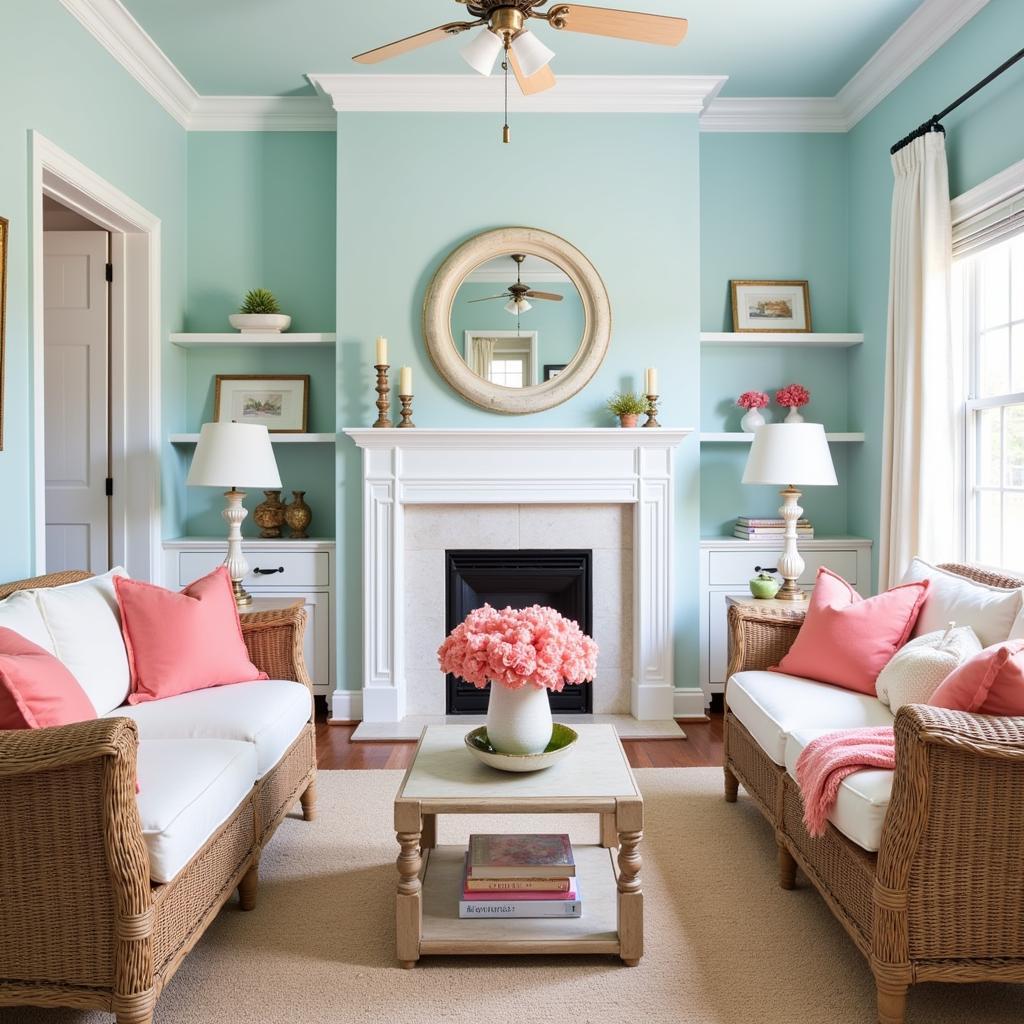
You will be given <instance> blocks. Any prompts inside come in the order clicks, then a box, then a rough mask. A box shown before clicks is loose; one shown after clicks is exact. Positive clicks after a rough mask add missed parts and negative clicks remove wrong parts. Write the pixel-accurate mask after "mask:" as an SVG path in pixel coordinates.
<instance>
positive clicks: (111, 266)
mask: <svg viewBox="0 0 1024 1024" xmlns="http://www.w3.org/2000/svg"><path fill="white" fill-rule="evenodd" d="M107 280H108V281H113V280H114V264H113V263H108V264H107Z"/></svg>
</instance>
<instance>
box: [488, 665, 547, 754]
mask: <svg viewBox="0 0 1024 1024" xmlns="http://www.w3.org/2000/svg"><path fill="white" fill-rule="evenodd" d="M487 739H488V740H489V741H490V744H491V746H492V747H494V749H495V750H498V751H500V752H501V753H503V754H539V753H541V751H543V750H544V748H545V747H546V746H547V745H548V744H549V743H550V742H551V705H550V704H549V703H548V691H547V690H540V689H538V688H537V687H536V686H532V685H530V684H529V683H528V684H527V685H526V686H523V687H520V689H518V690H510V689H509V688H508V687H506V686H502V685H500V684H499V683H491V696H490V699H489V700H488V702H487Z"/></svg>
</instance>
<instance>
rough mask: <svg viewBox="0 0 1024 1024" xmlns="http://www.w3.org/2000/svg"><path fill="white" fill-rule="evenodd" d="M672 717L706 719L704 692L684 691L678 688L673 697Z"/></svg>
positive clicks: (698, 690)
mask: <svg viewBox="0 0 1024 1024" xmlns="http://www.w3.org/2000/svg"><path fill="white" fill-rule="evenodd" d="M672 715H673V717H674V718H694V719H700V718H706V717H707V709H706V708H705V706H704V691H703V690H700V689H696V690H691V689H682V688H681V687H678V686H677V687H676V690H675V693H674V694H673V697H672Z"/></svg>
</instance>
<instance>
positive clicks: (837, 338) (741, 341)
mask: <svg viewBox="0 0 1024 1024" xmlns="http://www.w3.org/2000/svg"><path fill="white" fill-rule="evenodd" d="M863 342H864V335H863V334H814V333H811V332H806V333H793V332H791V331H764V332H748V331H744V332H735V331H728V332H716V331H701V335H700V343H701V344H702V345H739V346H752V345H807V346H811V347H815V348H852V347H853V346H854V345H860V344H863Z"/></svg>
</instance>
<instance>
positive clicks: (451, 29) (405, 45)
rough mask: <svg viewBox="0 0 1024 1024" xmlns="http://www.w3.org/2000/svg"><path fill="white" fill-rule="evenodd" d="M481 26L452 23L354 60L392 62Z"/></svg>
mask: <svg viewBox="0 0 1024 1024" xmlns="http://www.w3.org/2000/svg"><path fill="white" fill-rule="evenodd" d="M479 24H480V22H479V21H450V22H448V24H447V25H438V26H437V28H431V29H428V30H427V31H426V32H418V33H417V34H416V35H414V36H406V37H405V38H404V39H397V40H395V42H393V43H388V44H387V45H386V46H378V47H377V48H376V49H375V50H367V51H366V53H358V54H356V55H355V56H354V57H353V58H352V59H353V60H354V61H357V62H358V63H359V64H379V63H380V62H381V61H382V60H390V59H391V58H392V57H399V56H401V55H402V54H403V53H409V52H410V51H411V50H418V49H419V48H420V47H421V46H429V45H430V44H431V43H438V42H440V41H441V40H442V39H447V38H448V37H449V36H457V35H458V34H459V33H460V32H465V31H466V29H469V28H473V27H475V26H476V25H479Z"/></svg>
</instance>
